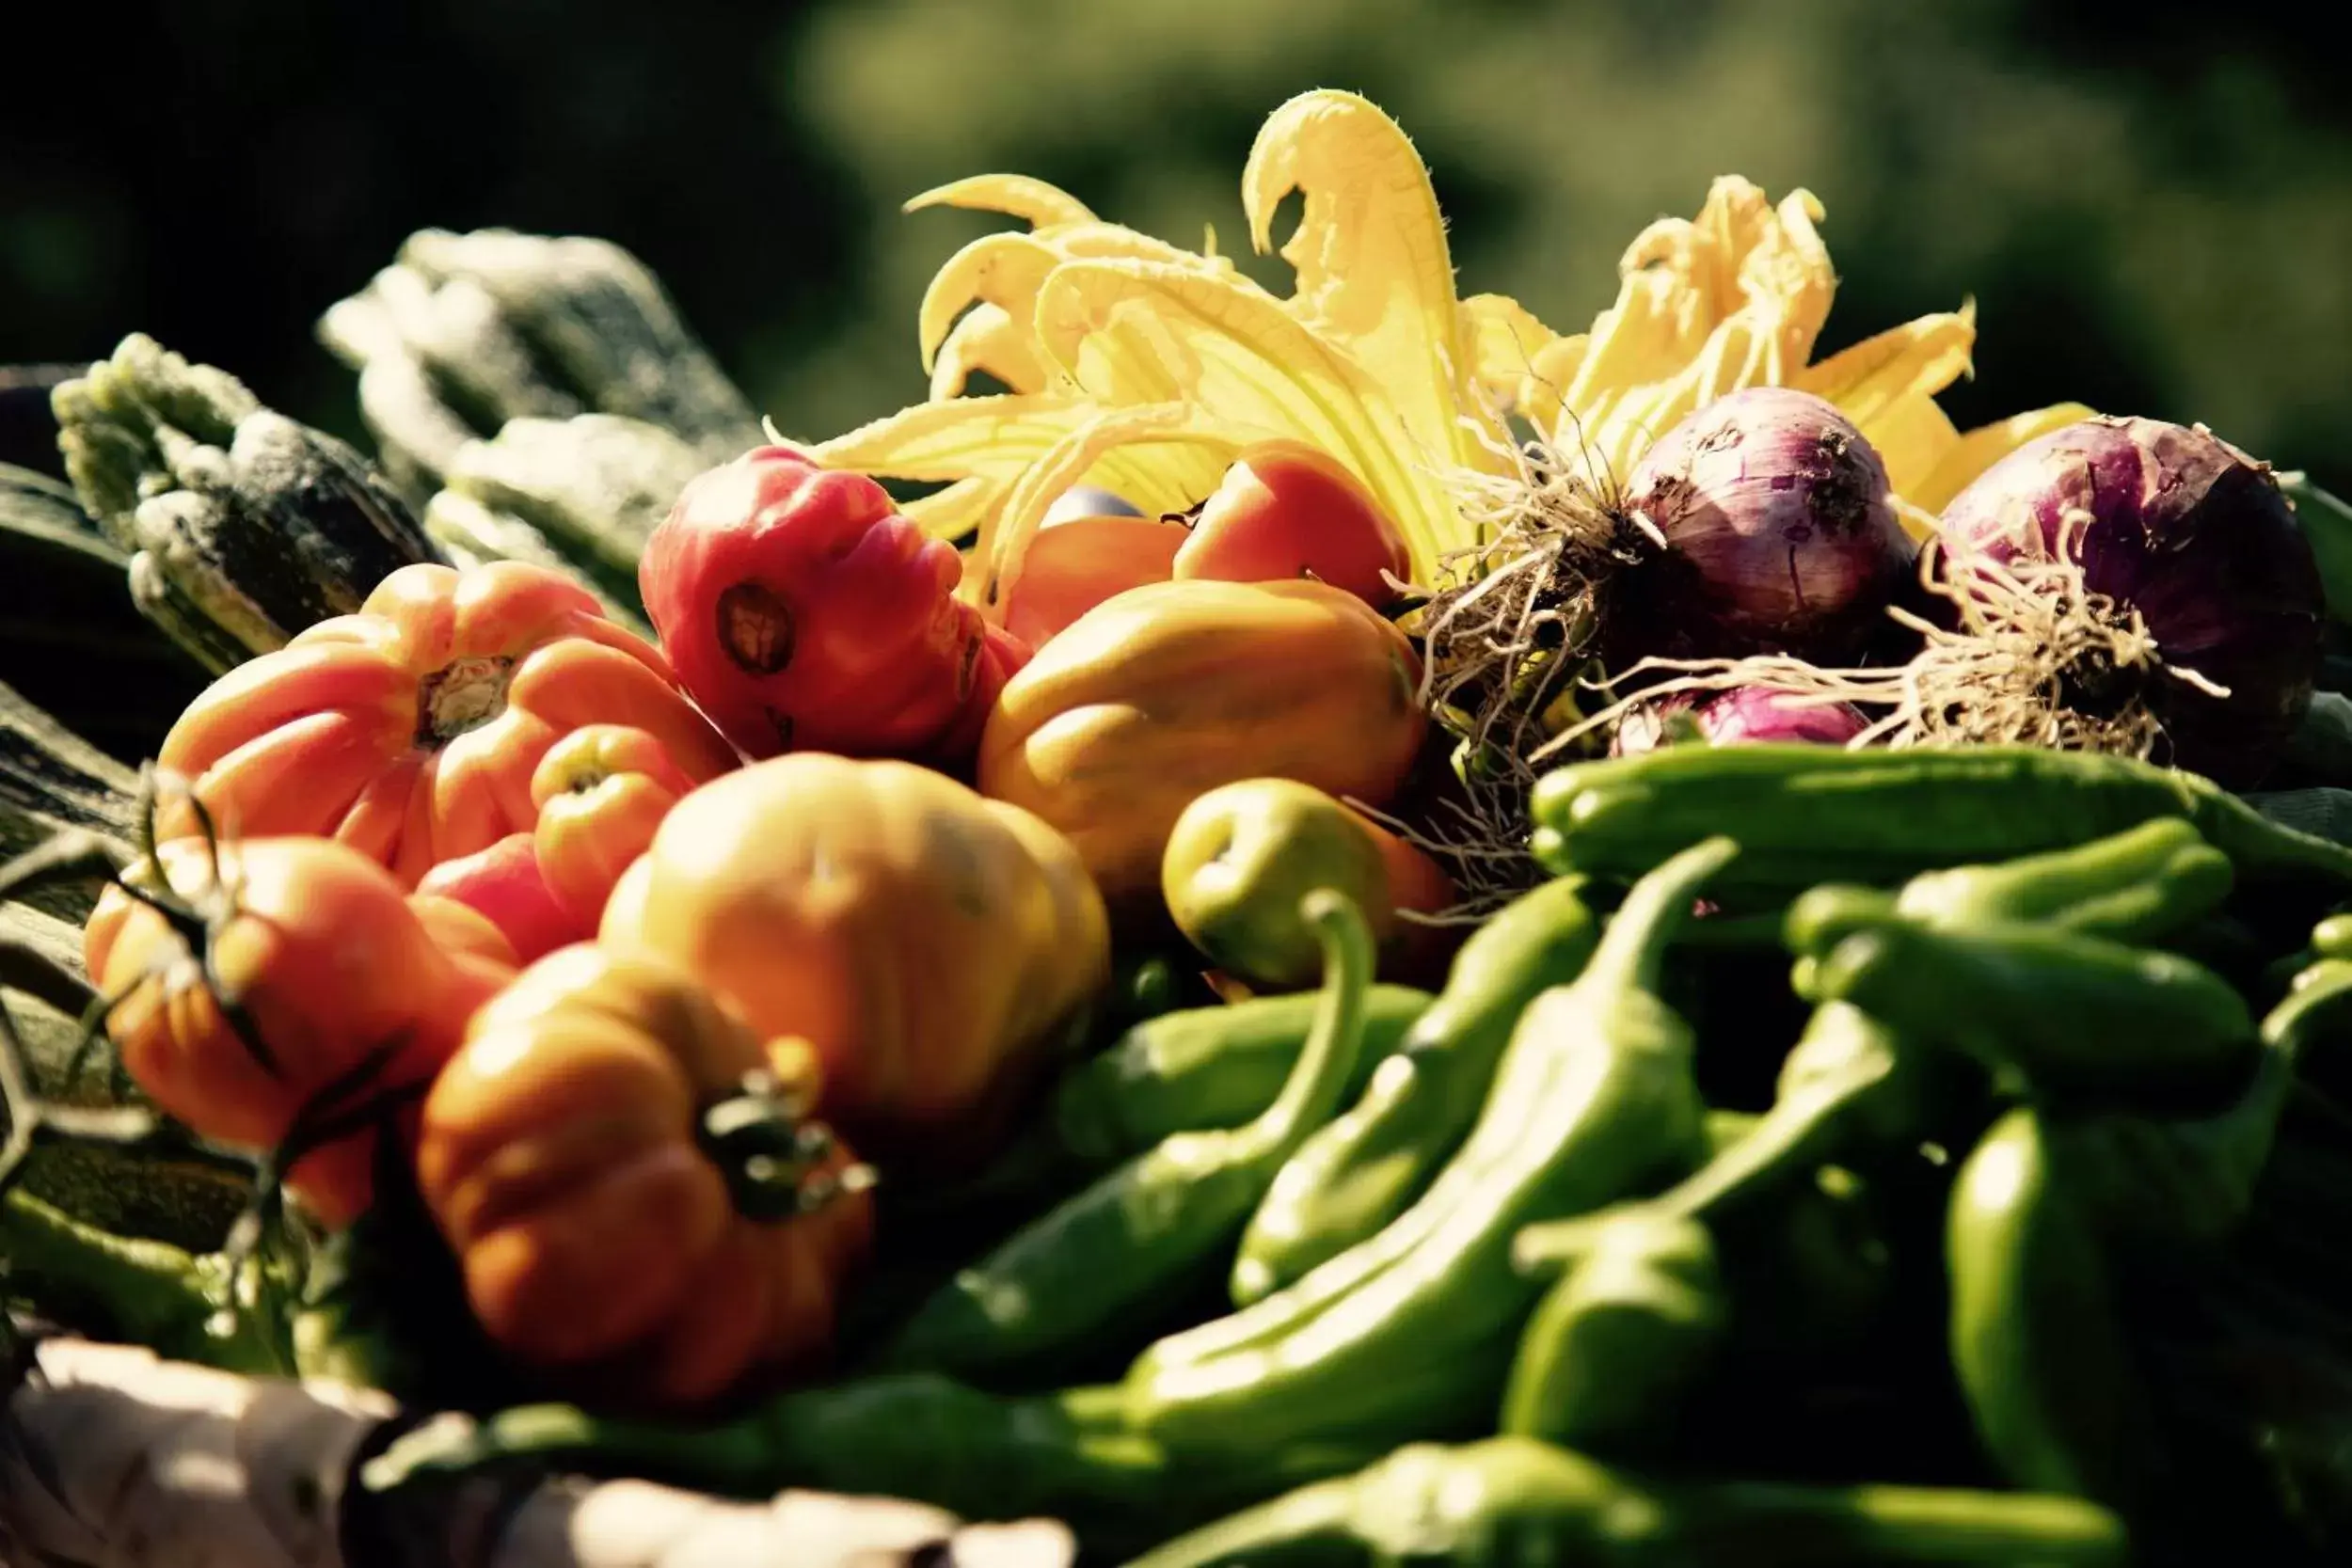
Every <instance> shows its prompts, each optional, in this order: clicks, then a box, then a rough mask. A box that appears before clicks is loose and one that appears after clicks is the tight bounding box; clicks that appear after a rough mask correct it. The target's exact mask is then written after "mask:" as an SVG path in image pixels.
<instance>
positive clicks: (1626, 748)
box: [1609, 686, 1869, 756]
mask: <svg viewBox="0 0 2352 1568" xmlns="http://www.w3.org/2000/svg"><path fill="white" fill-rule="evenodd" d="M1678 713H1688V714H1690V716H1691V719H1692V722H1693V723H1695V724H1696V725H1697V726H1698V731H1699V736H1700V737H1701V738H1702V739H1704V740H1705V741H1706V742H1707V743H1708V745H1710V746H1738V745H1741V744H1745V743H1754V742H1758V741H1765V742H1770V741H1787V740H1799V741H1810V742H1813V743H1815V744H1818V745H1823V746H1843V745H1844V744H1845V743H1846V742H1847V741H1849V740H1851V739H1852V738H1853V737H1854V736H1858V735H1860V734H1861V733H1862V732H1863V730H1864V729H1865V728H1866V727H1867V724H1868V722H1869V721H1867V719H1865V718H1864V717H1863V716H1862V710H1861V709H1860V708H1858V707H1855V706H1854V705H1852V704H1851V703H1821V702H1799V701H1796V700H1795V699H1794V698H1793V697H1792V696H1791V694H1790V693H1788V692H1786V691H1779V690H1775V689H1772V688H1771V687H1765V686H1740V687H1734V688H1732V689H1730V690H1728V691H1677V692H1673V693H1671V694H1669V695H1667V696H1664V697H1660V698H1657V699H1655V700H1653V701H1650V702H1645V703H1642V704H1639V705H1636V706H1633V707H1630V708H1628V709H1627V710H1626V712H1625V714H1624V716H1623V717H1622V718H1620V719H1619V720H1618V721H1617V733H1616V736H1615V737H1614V738H1613V739H1612V740H1611V741H1610V743H1609V754H1610V755H1611V756H1633V755H1636V754H1638V753H1640V752H1652V751H1656V750H1657V749H1658V747H1659V746H1660V745H1661V743H1663V741H1664V740H1665V738H1666V723H1667V721H1668V720H1670V719H1672V718H1673V717H1674V716H1675V715H1676V714H1678Z"/></svg>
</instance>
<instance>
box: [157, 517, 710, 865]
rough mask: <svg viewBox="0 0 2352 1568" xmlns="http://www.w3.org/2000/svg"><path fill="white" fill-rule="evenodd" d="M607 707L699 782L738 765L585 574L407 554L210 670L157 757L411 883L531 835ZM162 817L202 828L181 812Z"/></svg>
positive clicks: (257, 822) (200, 785)
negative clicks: (544, 773)
mask: <svg viewBox="0 0 2352 1568" xmlns="http://www.w3.org/2000/svg"><path fill="white" fill-rule="evenodd" d="M608 721H609V722H613V723H625V724H632V725H635V726H636V727H638V728H640V729H644V730H646V731H648V732H650V733H651V734H653V735H654V736H658V737H659V738H660V741H661V743H662V745H663V746H664V747H665V748H666V749H667V750H668V752H669V753H670V756H671V759H672V760H673V761H674V762H675V763H676V764H677V765H678V767H679V768H682V769H684V770H685V771H686V772H687V773H688V774H690V775H691V776H692V777H694V778H696V779H698V780H699V779H707V778H711V777H714V776H716V775H717V774H719V773H722V772H724V771H726V770H727V769H728V768H732V767H734V766H735V763H736V756H735V753H734V752H733V751H732V750H731V749H730V748H729V747H728V746H727V744H726V743H725V742H724V741H723V740H722V739H720V737H719V736H718V735H717V734H716V733H714V732H713V731H712V729H711V728H710V726H709V724H708V723H707V722H706V721H704V719H703V717H702V716H701V715H700V714H699V713H697V712H695V711H694V707H693V705H692V704H691V703H690V702H688V701H687V700H686V698H685V696H684V695H683V694H681V693H680V692H679V691H678V689H677V688H676V686H675V682H674V678H673V676H672V674H671V672H670V666H669V664H668V663H667V661H665V660H664V659H663V658H662V657H661V654H660V651H659V650H658V649H656V648H654V647H653V646H652V645H650V644H649V643H647V642H646V641H644V639H643V638H641V637H638V636H636V635H635V634H634V633H632V632H630V631H628V629H626V628H625V627H621V626H614V625H613V624H612V622H611V621H608V620H606V619H605V618H604V615H603V613H602V611H600V610H598V609H597V606H596V600H595V599H594V598H592V597H591V596H590V595H589V594H588V592H587V590H585V589H583V588H581V587H580V586H579V585H577V584H576V583H573V582H571V581H569V580H567V579H566V578H563V577H561V576H559V575H557V574H556V573H553V572H549V571H546V570H543V569H542V568H540V567H536V566H530V565H525V564H523V563H521V562H509V561H501V562H491V563H490V564H488V565H484V566H476V567H471V568H469V569H468V570H466V571H463V572H460V571H457V570H454V569H453V568H451V567H448V566H436V565H416V566H404V567H402V568H401V569H400V570H399V571H397V572H394V573H393V574H392V575H391V576H389V577H388V578H385V579H384V580H383V581H382V582H380V583H378V584H377V585H376V588H375V591H374V592H373V594H369V595H368V597H367V600H366V602H365V603H364V604H362V605H361V606H360V608H359V610H358V612H357V613H355V614H351V615H339V616H336V617H335V618H334V619H332V620H327V621H321V622H320V623H318V624H317V625H316V626H311V627H310V628H309V629H308V630H306V631H303V632H301V633H299V634H298V635H296V636H295V638H294V641H291V642H289V643H287V644H286V645H285V646H284V647H283V648H280V649H278V651H277V652H275V653H270V654H263V655H262V657H259V658H256V659H253V660H252V661H250V662H249V663H246V664H241V665H239V666H238V667H237V668H236V669H234V670H231V671H230V672H229V673H227V674H225V675H223V676H222V677H221V678H220V679H219V680H217V681H215V682H214V683H213V685H212V686H211V687H210V688H208V689H206V690H205V691H204V693H203V694H202V695H201V696H199V697H198V698H197V700H196V701H195V702H194V703H192V704H190V705H189V706H188V709H187V711H186V712H185V713H183V714H182V715H181V717H180V721H179V722H178V723H177V724H174V725H173V726H172V729H171V733H170V734H169V735H168V736H166V737H165V739H164V744H163V749H162V752H161V753H160V755H159V756H158V757H157V761H158V763H159V764H160V765H161V766H162V767H164V768H168V769H171V770H173V771H175V772H178V773H181V774H183V775H184V776H186V777H187V778H188V779H190V780H192V781H193V782H194V785H195V790H196V794H197V797H198V798H199V800H202V801H203V802H204V803H205V804H206V805H207V806H209V807H210V808H211V809H212V812H213V815H214V816H215V818H216V819H217V820H218V822H219V823H220V825H221V826H222V828H224V829H225V830H228V831H230V832H235V833H237V834H239V835H242V836H245V837H250V838H261V837H278V836H283V835H287V834H318V835H324V836H327V837H333V838H339V839H341V840H342V841H343V842H344V843H346V844H349V845H351V846H352V847H354V848H356V849H358V850H359V851H360V852H361V853H363V854H365V855H367V856H369V857H371V858H372V859H374V860H377V861H380V862H382V863H384V864H386V865H388V866H389V867H391V869H392V871H393V872H394V874H395V875H397V876H398V877H399V879H400V880H401V882H402V884H403V885H404V886H407V887H414V886H415V885H416V883H417V881H418V879H420V878H421V877H422V876H423V875H424V874H425V872H426V871H428V870H430V869H431V868H432V867H433V866H435V865H436V864H437V863H440V862H442V861H446V860H454V859H456V858H457V857H458V856H461V855H469V854H471V853H473V852H474V851H475V850H477V849H485V848H487V847H490V846H491V845H493V844H495V843H497V842H498V841H499V840H500V839H501V838H503V837H505V836H506V835H507V834H508V833H511V832H525V831H528V830H529V829H530V828H531V826H532V822H533V820H534V819H535V815H536V814H535V811H534V808H533V807H532V803H531V774H532V769H533V768H536V767H537V766H538V765H539V759H540V757H541V756H543V755H544V754H546V752H547V750H548V747H549V746H550V745H552V744H554V742H555V741H556V739H557V738H558V737H560V736H563V735H564V734H565V733H566V732H568V731H571V730H575V729H578V728H580V726H581V725H583V724H593V723H600V722H608ZM162 826H163V830H164V831H165V832H167V833H169V834H171V835H173V836H180V835H184V834H188V833H192V832H194V831H195V822H194V818H193V816H192V814H191V813H189V812H188V811H186V810H184V809H181V810H174V811H168V812H167V813H166V814H165V816H164V822H163V824H162Z"/></svg>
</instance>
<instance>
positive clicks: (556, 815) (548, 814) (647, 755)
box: [531, 724, 694, 935]
mask: <svg viewBox="0 0 2352 1568" xmlns="http://www.w3.org/2000/svg"><path fill="white" fill-rule="evenodd" d="M693 787H694V781H693V780H691V779H690V778H688V777H687V776H686V775H685V774H684V773H683V772H681V771H680V770H679V769H678V768H677V766H676V765H675V764H674V763H673V762H671V761H670V754H669V752H666V751H665V750H663V749H662V745H661V742H660V741H659V740H657V739H656V738H655V737H654V736H651V735H648V734H647V733H645V732H644V730H639V729H632V728H630V727H629V726H628V725H626V724H591V725H589V726H587V727H586V728H585V729H579V730H574V731H573V732H572V733H571V734H570V735H567V736H564V738H563V739H561V740H559V741H557V742H556V743H555V744H554V745H553V746H551V747H549V748H548V754H547V755H546V756H544V757H542V758H541V759H540V760H539V767H538V769H537V770H536V771H535V772H533V773H532V776H531V798H532V801H533V802H534V803H536V805H537V806H538V808H539V822H538V826H537V828H536V829H534V830H533V839H534V843H535V845H536V847H537V849H538V863H539V870H540V872H541V874H542V875H543V876H545V877H546V879H547V885H548V892H549V893H550V894H552V895H554V898H555V901H556V902H557V903H558V904H560V905H562V906H563V907H564V911H566V912H567V913H568V914H569V915H570V916H571V918H572V919H573V920H574V921H575V922H576V923H578V925H579V927H580V934H581V935H586V934H588V933H590V932H593V931H594V930H595V929H596V923H597V922H598V921H599V920H601V919H603V918H604V907H605V904H606V903H607V902H608V901H609V900H610V899H611V897H612V888H613V884H615V883H616V882H618V881H619V880H620V879H621V874H622V873H623V872H625V871H627V870H628V867H629V864H630V863H631V862H633V861H635V860H636V859H637V857H638V856H639V855H642V854H644V852H645V847H646V846H647V845H649V844H651V843H652V842H653V835H654V832H655V830H657V829H659V828H660V826H661V819H662V818H663V817H665V816H668V815H669V814H670V808H671V807H672V806H674V805H675V804H677V802H678V800H679V798H680V797H681V796H684V795H686V794H688V793H690V792H691V790H692V789H693Z"/></svg>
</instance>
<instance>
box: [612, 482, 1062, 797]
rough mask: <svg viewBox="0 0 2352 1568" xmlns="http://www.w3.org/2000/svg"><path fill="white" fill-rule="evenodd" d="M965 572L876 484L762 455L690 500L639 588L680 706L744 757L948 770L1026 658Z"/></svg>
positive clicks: (699, 486) (670, 523) (680, 503)
mask: <svg viewBox="0 0 2352 1568" xmlns="http://www.w3.org/2000/svg"><path fill="white" fill-rule="evenodd" d="M962 573H963V563H962V560H961V557H959V556H958V555H957V554H956V549H955V546H952V545H949V544H947V543H946V541H944V540H939V539H931V538H927V537H926V536H925V535H924V533H923V531H922V530H921V529H920V528H917V527H916V526H915V524H914V522H913V521H912V520H911V519H910V518H908V517H906V516H904V515H901V514H900V513H899V512H898V509H897V508H896V507H895V506H893V505H892V504H891V500H890V497H889V495H888V493H887V492H885V491H884V490H883V489H882V486H881V485H879V484H877V483H874V482H873V481H872V480H870V479H868V478H866V476H865V475H863V474H853V473H844V472H840V471H837V470H834V469H828V468H820V467H816V466H814V465H813V464H811V463H810V462H809V461H808V460H807V459H806V458H805V457H803V456H802V455H801V454H800V453H799V452H796V451H792V450H791V449H790V448H787V447H761V448H758V449H756V450H755V451H750V452H747V453H745V454H744V455H743V456H741V457H739V458H737V459H736V460H735V461H733V462H731V463H726V464H723V465H722V466H720V467H716V468H712V469H710V470H709V471H708V472H707V473H704V474H702V475H700V476H698V477H697V478H696V479H694V480H693V482H692V483H689V484H688V485H687V486H686V489H685V490H684V491H683V492H682V493H681V494H680V495H679V497H678V499H677V505H676V507H675V508H674V509H673V510H672V511H671V513H670V515H669V516H668V518H666V519H665V520H664V521H663V522H662V524H661V526H660V528H658V529H656V530H654V532H653V537H652V538H651V539H649V540H648V541H646V544H645V554H644V560H643V561H641V562H639V564H638V569H637V580H638V586H639V590H640V592H641V594H642V595H643V597H644V601H645V612H646V614H648V615H649V616H651V617H652V618H653V624H654V627H655V629H656V630H657V631H659V632H660V634H661V645H662V647H663V648H664V649H666V650H667V651H668V653H669V656H670V657H671V659H672V660H673V661H674V662H675V664H676V666H677V672H678V675H679V678H680V679H682V680H683V681H684V682H685V683H686V689H687V690H689V691H691V692H692V693H693V695H694V700H695V701H696V702H697V703H700V704H701V705H702V706H703V710H704V711H705V712H707V713H708V714H709V715H710V717H711V718H712V720H713V721H716V722H717V723H718V725H719V727H720V728H721V729H722V730H724V731H725V732H726V735H727V738H729V739H730V740H732V741H734V742H735V743H736V745H737V746H739V747H740V748H742V750H743V751H744V752H747V753H749V754H750V755H752V756H754V757H768V756H774V755H775V754H777V753H778V752H787V751H796V750H797V751H811V752H837V753H839V754H842V755H845V756H859V757H876V756H895V757H905V758H909V759H914V760H923V761H934V762H949V763H952V762H955V761H958V760H961V759H962V758H964V757H967V756H968V755H969V754H970V752H971V751H972V748H973V747H974V745H975V744H977V740H978V738H979V733H980V727H981V725H983V724H984V723H986V722H987V720H988V709H989V705H990V704H991V703H992V702H993V701H994V700H995V695H996V689H997V688H999V687H1001V686H1002V685H1004V683H1005V677H1006V676H1007V675H1009V674H1010V673H1012V672H1013V671H1014V670H1015V669H1018V668H1019V667H1020V665H1021V663H1022V661H1023V660H1024V659H1025V657H1027V650H1026V649H1025V648H1024V647H1023V646H1022V645H1021V643H1020V642H1019V641H1017V640H1016V639H1014V638H1013V637H1011V636H1010V635H1009V634H1008V633H1006V632H1005V631H1003V630H1002V629H1001V628H999V627H996V626H990V625H988V624H987V623H986V622H984V621H983V620H982V619H981V618H980V614H979V612H978V611H977V610H975V609H973V608H972V607H971V606H970V605H967V604H964V603H963V602H962V601H961V600H959V599H958V598H957V597H956V596H955V590H956V584H957V582H958V580H959V579H960V578H961V577H962Z"/></svg>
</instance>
